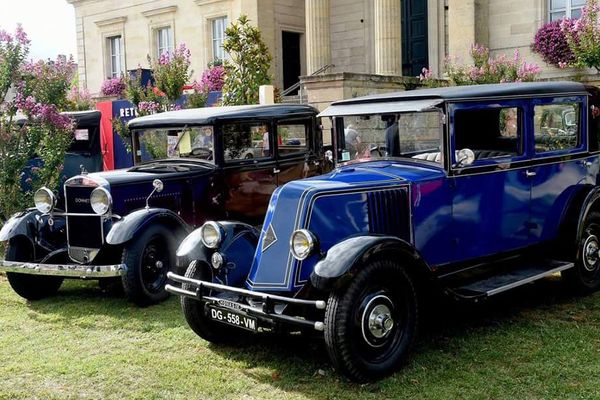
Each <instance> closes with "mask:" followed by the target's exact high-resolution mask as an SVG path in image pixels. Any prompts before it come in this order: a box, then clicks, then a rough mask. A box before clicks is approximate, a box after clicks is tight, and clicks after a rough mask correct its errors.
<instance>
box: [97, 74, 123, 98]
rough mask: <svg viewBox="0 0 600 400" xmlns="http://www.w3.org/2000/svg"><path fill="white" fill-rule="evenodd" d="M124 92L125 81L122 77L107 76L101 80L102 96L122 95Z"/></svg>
mask: <svg viewBox="0 0 600 400" xmlns="http://www.w3.org/2000/svg"><path fill="white" fill-rule="evenodd" d="M123 92H125V81H124V80H123V78H108V79H105V80H104V82H102V86H101V87H100V93H102V95H104V96H117V97H119V98H120V97H122V96H123Z"/></svg>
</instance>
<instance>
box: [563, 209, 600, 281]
mask: <svg viewBox="0 0 600 400" xmlns="http://www.w3.org/2000/svg"><path fill="white" fill-rule="evenodd" d="M583 223H584V226H583V232H582V235H581V238H580V240H579V245H578V249H577V259H576V261H575V267H574V268H572V269H570V270H567V271H564V273H563V276H564V278H565V280H566V281H567V282H568V283H569V284H570V285H571V286H572V287H573V288H574V289H575V290H576V291H578V292H582V293H585V292H591V291H595V290H597V289H598V288H600V213H598V212H591V213H589V215H588V216H587V217H586V218H585V220H584V222H583Z"/></svg>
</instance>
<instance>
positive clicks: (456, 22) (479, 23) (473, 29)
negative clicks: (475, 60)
mask: <svg viewBox="0 0 600 400" xmlns="http://www.w3.org/2000/svg"><path fill="white" fill-rule="evenodd" d="M488 7H489V6H488V0H449V1H448V52H449V53H450V56H452V57H458V59H459V62H460V63H470V62H471V58H470V50H471V45H472V44H474V43H477V44H482V45H485V46H488V45H489V33H488V27H489V25H488V24H489V15H488Z"/></svg>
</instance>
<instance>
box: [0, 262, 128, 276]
mask: <svg viewBox="0 0 600 400" xmlns="http://www.w3.org/2000/svg"><path fill="white" fill-rule="evenodd" d="M126 270H127V266H126V265H125V264H114V265H78V264H38V263H29V262H22V261H6V260H0V271H2V272H15V273H19V274H29V275H52V276H62V277H65V278H81V279H87V278H89V279H95V278H112V277H117V276H121V275H123V274H124V273H125V271H126Z"/></svg>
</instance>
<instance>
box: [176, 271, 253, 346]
mask: <svg viewBox="0 0 600 400" xmlns="http://www.w3.org/2000/svg"><path fill="white" fill-rule="evenodd" d="M185 277H186V278H191V279H198V280H204V281H206V280H208V281H210V280H211V279H212V277H211V276H210V272H209V271H207V266H206V265H202V264H200V263H199V262H197V261H192V262H191V263H190V265H189V267H188V268H187V270H186V271H185ZM182 289H184V290H190V291H195V289H194V288H192V286H191V285H190V284H189V283H184V284H183V285H182ZM181 310H182V311H183V315H184V316H185V320H186V321H187V323H188V325H189V326H190V328H192V330H193V331H194V333H196V335H198V336H200V337H201V338H202V339H204V340H206V341H208V342H211V343H215V344H238V343H240V342H241V341H243V337H244V333H243V332H242V331H241V329H239V328H234V327H230V326H227V325H225V324H222V323H219V322H216V321H213V320H211V319H209V318H208V317H207V316H206V314H205V306H204V305H203V304H202V303H201V302H200V301H197V300H194V299H190V298H187V297H183V296H182V297H181ZM245 336H247V335H245Z"/></svg>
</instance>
